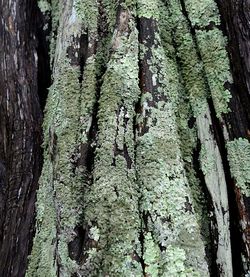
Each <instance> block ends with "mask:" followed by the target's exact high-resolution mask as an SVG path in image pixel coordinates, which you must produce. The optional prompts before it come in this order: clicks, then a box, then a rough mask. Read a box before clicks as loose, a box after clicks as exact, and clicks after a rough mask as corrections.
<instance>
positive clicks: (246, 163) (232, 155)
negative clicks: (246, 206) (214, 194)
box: [227, 138, 250, 197]
mask: <svg viewBox="0 0 250 277" xmlns="http://www.w3.org/2000/svg"><path fill="white" fill-rule="evenodd" d="M227 151H228V161H229V165H230V171H231V173H232V176H233V177H234V178H235V180H236V186H237V187H239V188H240V189H241V192H242V194H244V195H245V196H247V197H249V196H250V143H249V141H248V140H247V139H244V138H239V139H235V140H233V141H230V142H228V143H227Z"/></svg>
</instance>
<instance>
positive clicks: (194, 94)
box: [168, 1, 232, 276]
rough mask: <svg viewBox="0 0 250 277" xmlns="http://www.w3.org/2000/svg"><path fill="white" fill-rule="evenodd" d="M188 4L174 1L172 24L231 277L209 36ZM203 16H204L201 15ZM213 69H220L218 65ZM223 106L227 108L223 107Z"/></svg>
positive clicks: (221, 253) (221, 263) (220, 256)
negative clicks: (205, 39)
mask: <svg viewBox="0 0 250 277" xmlns="http://www.w3.org/2000/svg"><path fill="white" fill-rule="evenodd" d="M185 3H186V2H185ZM185 3H184V1H182V2H179V1H171V4H170V5H168V7H169V13H170V19H169V21H170V24H172V26H173V29H172V37H173V41H174V44H175V48H176V52H177V61H178V63H179V71H180V74H181V76H182V80H183V85H184V89H186V90H187V93H188V95H189V100H190V104H191V108H192V111H193V115H194V116H195V118H196V119H194V118H193V121H194V120H195V123H196V126H197V136H198V138H199V141H200V143H201V152H200V154H199V163H200V169H201V170H202V173H203V175H204V182H205V185H206V187H207V190H208V192H209V197H211V201H212V203H213V204H212V205H213V209H214V213H215V217H216V221H217V234H218V240H219V241H218V249H217V263H218V267H220V268H221V271H222V272H224V273H223V274H226V275H228V276H231V275H232V263H231V248H230V233H229V214H228V212H226V213H225V211H228V199H227V185H226V181H225V176H224V170H223V166H222V159H221V156H220V152H219V148H218V145H217V143H216V140H215V137H214V135H213V131H212V129H213V127H212V121H211V111H210V107H209V105H208V98H209V97H210V93H211V90H210V87H211V82H213V79H211V78H213V76H212V75H208V74H207V71H206V70H207V65H206V64H205V62H206V61H204V60H203V57H202V54H201V50H200V44H201V42H200V41H199V39H197V32H201V33H200V34H207V31H206V28H204V29H200V30H196V29H195V28H196V27H195V26H197V24H195V26H192V24H190V19H189V17H188V14H187V13H186V10H185V9H186V8H185ZM188 3H189V7H188V9H189V10H192V9H195V3H194V2H192V1H191V2H188ZM190 3H191V4H192V5H191V4H190ZM197 4H198V5H199V3H197ZM190 5H191V6H190ZM201 5H202V4H201ZM191 7H192V9H191ZM200 15H201V16H202V13H201V12H200ZM193 16H194V15H193ZM197 16H198V15H197ZM197 28H198V27H197ZM215 36H216V35H215ZM204 51H205V49H204ZM211 51H212V52H213V53H210V52H206V55H207V57H208V56H211V57H213V56H214V55H216V54H214V52H216V51H217V49H213V50H211ZM223 51H224V52H225V49H223ZM219 52H220V49H219ZM212 59H213V58H212ZM216 62H218V63H219V64H221V63H220V61H219V60H218V61H214V63H216ZM213 66H214V67H216V66H217V65H213ZM218 66H219V65H218ZM224 69H225V67H222V69H221V70H222V71H224ZM225 72H227V73H228V71H227V70H225ZM222 75H223V74H222ZM223 76H224V75H223ZM209 78H210V79H211V80H210V79H209ZM216 80H217V79H216ZM216 82H217V81H216ZM218 85H219V87H223V86H224V81H221V80H220V82H218ZM219 87H217V92H219ZM223 90H224V87H223ZM218 95H221V92H219V93H218ZM212 98H213V102H214V104H215V100H214V97H213V96H212ZM186 101H187V99H186ZM220 103H223V101H221V100H220ZM222 106H225V105H224V104H222ZM215 108H216V107H215ZM217 116H218V106H217ZM179 122H180V121H179ZM182 149H183V147H182ZM196 162H197V161H196ZM189 176H190V175H189ZM193 180H194V179H193ZM194 181H195V180H194ZM196 199H197V198H196ZM206 229H207V228H206ZM206 229H205V230H206Z"/></svg>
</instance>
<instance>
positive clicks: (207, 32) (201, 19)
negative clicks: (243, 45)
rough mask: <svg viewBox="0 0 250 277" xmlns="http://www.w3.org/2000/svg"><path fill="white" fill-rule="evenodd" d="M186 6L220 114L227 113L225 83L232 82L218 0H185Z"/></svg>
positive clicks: (228, 96) (227, 95)
mask: <svg viewBox="0 0 250 277" xmlns="http://www.w3.org/2000/svg"><path fill="white" fill-rule="evenodd" d="M184 2H185V8H186V10H187V13H188V18H189V20H190V22H191V25H192V28H193V30H194V31H195V36H196V39H197V44H198V48H199V51H200V54H201V59H202V62H203V64H204V69H205V73H206V78H207V82H208V85H209V89H210V93H211V96H212V99H213V103H214V107H215V110H216V114H217V117H219V118H220V117H221V115H222V113H227V112H228V111H229V109H228V103H229V101H230V98H231V94H230V92H229V91H228V90H227V89H226V88H225V84H228V83H232V76H231V73H230V64H229V57H228V53H227V51H226V38H225V37H224V36H223V33H222V31H221V30H220V29H219V27H218V25H219V24H220V18H219V11H218V7H217V5H216V2H215V1H214V0H206V1H196V0H185V1H184Z"/></svg>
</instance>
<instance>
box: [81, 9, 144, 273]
mask: <svg viewBox="0 0 250 277" xmlns="http://www.w3.org/2000/svg"><path fill="white" fill-rule="evenodd" d="M137 56H138V42H137V31H136V27H135V22H134V19H133V17H132V16H131V14H130V12H129V11H128V10H121V11H120V13H119V14H118V21H117V26H116V29H115V35H114V37H113V41H112V55H111V57H110V60H109V63H108V64H107V71H106V73H105V75H104V76H103V84H102V86H101V91H100V99H99V107H98V108H99V109H98V141H97V146H96V154H95V161H94V170H93V184H92V185H91V186H90V187H89V188H88V189H87V190H86V193H85V201H84V202H85V203H84V204H85V206H84V218H85V221H86V224H88V226H89V227H90V230H92V231H93V230H95V234H94V236H95V237H96V239H97V240H95V241H94V243H93V244H92V245H91V246H90V247H89V249H86V253H85V254H86V256H87V259H86V261H85V263H84V265H83V270H82V272H83V273H82V274H83V275H84V276H97V275H98V274H100V275H103V276H105V275H110V276H141V275H142V269H141V264H140V263H139V262H138V261H136V259H134V256H136V255H138V254H136V253H139V252H140V247H139V231H140V220H139V213H138V197H139V194H138V188H137V186H136V184H135V169H134V163H133V161H134V134H133V118H134V105H135V103H136V102H137V101H138V97H139V93H140V90H139V87H138V63H137ZM92 231H91V233H90V236H91V237H92V238H93V232H92ZM97 234H98V235H97Z"/></svg>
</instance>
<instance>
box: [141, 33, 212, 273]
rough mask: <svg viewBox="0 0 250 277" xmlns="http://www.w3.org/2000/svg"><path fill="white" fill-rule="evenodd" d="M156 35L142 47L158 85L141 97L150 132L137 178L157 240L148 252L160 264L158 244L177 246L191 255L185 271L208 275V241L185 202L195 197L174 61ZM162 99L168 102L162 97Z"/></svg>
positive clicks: (145, 137) (153, 268)
mask: <svg viewBox="0 0 250 277" xmlns="http://www.w3.org/2000/svg"><path fill="white" fill-rule="evenodd" d="M154 36H155V44H154V45H153V46H152V47H150V49H145V47H146V48H147V46H146V41H145V42H144V47H142V51H143V53H145V57H147V64H148V65H149V71H150V75H151V76H152V83H153V86H154V87H153V89H152V91H149V92H146V93H143V97H142V99H141V106H142V109H143V111H142V114H141V116H140V117H139V118H138V123H139V125H140V124H142V122H144V117H145V115H146V114H147V118H146V119H147V121H146V122H147V125H146V126H147V127H148V128H149V130H148V131H147V132H146V133H144V134H143V135H140V133H139V134H138V137H137V148H136V161H137V176H138V181H139V184H140V188H141V193H142V199H141V201H140V209H141V212H142V213H143V214H149V215H150V216H149V217H148V222H147V229H148V230H149V231H150V232H151V234H152V238H154V239H153V240H152V239H149V240H148V236H146V245H147V247H150V249H151V250H152V256H148V257H147V259H148V260H150V259H151V263H152V259H153V260H154V262H155V263H157V261H156V260H157V259H158V258H157V254H156V253H158V251H159V249H160V247H159V246H162V247H168V246H173V245H178V246H179V247H180V249H182V251H183V252H184V253H186V258H185V261H184V268H185V269H184V272H183V274H185V272H186V271H187V270H189V269H190V268H195V270H194V271H196V270H197V272H199V273H197V274H200V275H202V276H207V274H208V270H207V264H206V261H205V258H204V256H205V252H204V244H203V242H202V240H201V237H200V229H199V226H198V224H197V219H196V218H195V217H194V216H193V214H192V212H191V210H192V208H191V210H188V209H187V210H186V208H185V203H187V202H188V201H189V200H190V195H191V191H190V189H189V188H188V182H187V178H186V176H185V171H184V165H183V161H182V158H181V152H180V147H179V137H178V133H177V127H176V118H175V114H174V112H175V109H176V103H172V102H171V101H173V102H175V101H176V95H173V94H174V93H175V89H176V85H175V83H174V81H173V80H171V77H170V78H169V76H171V73H172V72H171V70H173V67H168V66H166V65H169V62H167V60H166V58H165V51H164V49H163V47H162V46H161V39H160V37H159V34H158V33H157V32H155V33H154ZM142 56H143V55H140V57H142ZM150 75H149V76H150ZM172 78H173V77H172ZM156 84H157V86H156ZM162 98H163V99H167V100H160V99H162ZM153 99H154V101H155V99H159V100H158V101H155V102H154V105H153V106H152V104H150V103H151V102H152V100H153ZM174 99H175V100H174ZM166 126H167V127H166ZM190 201H191V200H190ZM147 240H148V242H147ZM190 243H191V244H192V251H190ZM145 247H146V246H145ZM157 249H158V250H157ZM145 250H146V248H145V249H144V251H145ZM146 251H147V250H146ZM146 253H149V251H147V252H146ZM154 253H155V254H154ZM159 253H161V251H159ZM153 254H154V255H153ZM164 255H166V254H165V252H164V251H163V252H162V254H161V258H159V260H161V259H164ZM147 266H148V270H150V271H151V274H153V276H157V274H158V273H157V272H158V271H159V272H160V273H159V276H167V275H166V274H167V273H166V272H168V270H167V268H165V267H164V264H162V263H161V262H159V265H158V266H156V265H154V264H149V265H147ZM164 274H165V275H164ZM183 276H186V275H183Z"/></svg>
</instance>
